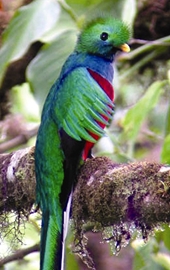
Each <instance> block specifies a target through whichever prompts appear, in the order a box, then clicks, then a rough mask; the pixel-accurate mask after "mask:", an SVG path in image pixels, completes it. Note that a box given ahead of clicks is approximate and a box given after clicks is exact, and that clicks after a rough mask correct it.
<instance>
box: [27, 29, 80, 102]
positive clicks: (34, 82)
mask: <svg viewBox="0 0 170 270" xmlns="http://www.w3.org/2000/svg"><path fill="white" fill-rule="evenodd" d="M75 39H76V31H73V30H72V31H71V30H69V31H65V32H63V33H61V34H60V35H58V36H57V38H56V39H55V40H54V41H53V42H52V43H51V44H46V45H44V46H43V48H42V49H41V51H40V53H39V54H38V55H37V56H36V57H35V58H34V60H33V61H32V62H31V63H30V65H29V66H28V69H27V79H28V81H29V83H30V85H31V89H32V90H33V91H34V94H35V98H36V100H37V102H38V103H39V105H40V107H42V104H43V103H44V100H45V98H46V96H47V93H48V92H49V90H50V88H51V86H52V85H53V83H54V82H55V80H56V79H57V78H58V76H59V73H60V70H61V67H62V65H63V63H64V62H65V60H66V58H67V57H68V55H69V54H70V53H71V52H72V51H73V49H74V46H75Z"/></svg>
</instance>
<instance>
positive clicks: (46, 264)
mask: <svg viewBox="0 0 170 270" xmlns="http://www.w3.org/2000/svg"><path fill="white" fill-rule="evenodd" d="M47 218H48V219H47ZM61 250H62V244H61V233H60V231H59V228H58V227H57V226H56V217H53V216H51V215H47V214H46V215H45V216H44V214H43V223H42V233H41V259H40V270H61Z"/></svg>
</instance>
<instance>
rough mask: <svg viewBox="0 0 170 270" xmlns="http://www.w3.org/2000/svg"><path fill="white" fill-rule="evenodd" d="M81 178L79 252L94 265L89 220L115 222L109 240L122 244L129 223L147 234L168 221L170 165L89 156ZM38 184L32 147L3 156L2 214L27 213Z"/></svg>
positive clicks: (76, 213) (76, 212) (97, 224)
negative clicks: (88, 237)
mask: <svg viewBox="0 0 170 270" xmlns="http://www.w3.org/2000/svg"><path fill="white" fill-rule="evenodd" d="M77 178H78V182H77V185H76V188H75V191H74V196H73V207H72V218H73V220H74V225H75V230H76V234H75V236H76V237H75V238H76V242H75V243H76V246H75V252H81V254H82V255H83V257H84V258H85V260H86V263H87V264H88V265H89V266H90V267H91V268H93V269H95V267H94V264H93V261H92V259H91V257H90V255H89V254H88V251H87V250H86V242H87V241H84V231H85V226H84V225H85V224H90V227H91V228H93V229H94V228H95V229H97V230H100V231H103V230H105V228H106V227H108V226H111V227H112V228H113V230H112V233H111V235H110V236H109V237H108V238H107V240H108V239H109V240H113V241H116V243H117V246H120V245H121V241H122V238H123V237H124V238H128V239H129V238H130V230H129V231H128V229H127V227H128V226H129V228H130V226H131V224H133V226H134V227H135V228H137V229H139V228H140V230H142V236H143V238H147V234H148V231H150V230H152V228H154V227H155V226H157V225H158V224H160V223H161V222H169V221H170V166H166V165H163V164H158V163H154V162H134V163H129V164H115V163H114V162H113V161H112V160H110V159H108V158H106V157H98V158H93V159H89V160H87V161H86V162H85V164H84V165H83V166H82V167H81V169H80V172H79V174H78V177H77ZM35 183H36V181H35V172H34V148H27V149H22V150H19V151H16V152H13V153H10V154H3V155H0V215H2V214H4V213H5V212H9V211H15V212H17V213H20V212H22V213H26V215H28V214H29V213H30V211H31V208H32V206H33V204H34V202H35ZM124 224H128V226H124ZM125 228H126V229H125ZM115 232H116V233H115ZM84 255H86V256H84Z"/></svg>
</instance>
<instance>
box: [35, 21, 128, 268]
mask: <svg viewBox="0 0 170 270" xmlns="http://www.w3.org/2000/svg"><path fill="white" fill-rule="evenodd" d="M129 37H130V32H129V29H128V27H127V26H126V25H125V24H124V23H123V22H122V21H120V20H117V19H114V18H111V17H110V18H108V17H106V18H105V17H98V18H96V19H94V20H92V21H91V22H89V23H87V24H86V25H85V26H84V28H83V30H82V31H81V33H80V35H79V36H78V40H77V44H76V46H75V49H74V52H73V53H72V54H71V55H70V56H69V57H68V59H67V60H66V62H65V64H64V66H63V68H62V70H61V73H60V76H59V78H58V80H57V81H56V82H55V83H54V85H53V86H52V88H51V90H50V92H49V94H48V97H47V99H46V101H45V105H44V108H43V112H42V118H41V125H40V128H39V132H38V136H37V141H36V148H35V169H36V181H37V186H36V200H37V203H38V204H39V206H40V208H41V210H42V230H41V248H40V269H41V270H54V269H55V270H61V269H64V266H63V264H64V260H63V253H64V241H65V237H66V232H65V231H67V224H68V219H69V208H70V204H71V194H72V191H73V189H74V186H75V178H76V169H77V167H78V165H79V162H80V160H81V159H83V160H86V159H87V158H88V157H89V156H90V151H91V148H92V147H93V145H94V143H95V142H96V141H97V140H98V139H99V138H100V137H102V136H103V134H104V128H105V127H106V125H107V124H108V122H109V121H110V119H111V118H112V115H113V98H114V91H113V87H112V80H113V62H114V57H115V53H116V52H117V51H118V50H122V51H125V52H128V51H129V50H130V49H129V46H128V45H127V42H128V40H129ZM68 45H69V44H68Z"/></svg>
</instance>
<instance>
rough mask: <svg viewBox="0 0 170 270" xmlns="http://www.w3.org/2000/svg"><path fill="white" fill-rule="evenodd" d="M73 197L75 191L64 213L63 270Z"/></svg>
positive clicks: (62, 269) (62, 267)
mask: <svg viewBox="0 0 170 270" xmlns="http://www.w3.org/2000/svg"><path fill="white" fill-rule="evenodd" d="M72 197H73V191H71V194H70V196H69V199H68V203H67V207H66V210H65V211H64V213H63V239H62V257H61V270H64V259H65V244H66V237H67V233H68V227H69V218H70V209H71V202H72Z"/></svg>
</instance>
